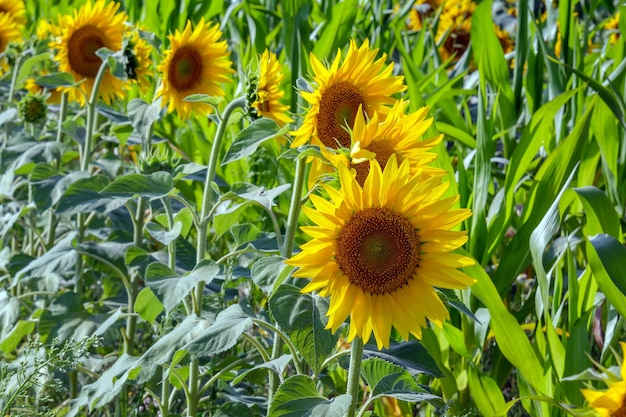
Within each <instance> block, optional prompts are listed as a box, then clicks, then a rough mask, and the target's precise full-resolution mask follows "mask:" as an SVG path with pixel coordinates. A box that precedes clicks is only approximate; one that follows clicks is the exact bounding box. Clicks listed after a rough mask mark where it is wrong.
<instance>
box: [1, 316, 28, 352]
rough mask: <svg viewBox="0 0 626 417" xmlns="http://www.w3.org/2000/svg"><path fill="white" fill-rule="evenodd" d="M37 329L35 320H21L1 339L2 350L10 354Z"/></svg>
mask: <svg viewBox="0 0 626 417" xmlns="http://www.w3.org/2000/svg"><path fill="white" fill-rule="evenodd" d="M33 330H35V322H34V321H32V320H19V321H18V322H17V323H16V324H15V327H13V329H12V330H11V331H10V332H9V333H8V334H7V335H6V336H5V337H3V338H2V339H0V350H1V351H2V352H3V353H4V355H5V356H8V355H9V354H11V352H13V351H14V350H15V348H17V346H18V345H19V344H20V342H21V341H22V339H23V338H24V337H26V336H28V335H29V334H31V333H32V332H33Z"/></svg>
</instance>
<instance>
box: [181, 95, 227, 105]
mask: <svg viewBox="0 0 626 417" xmlns="http://www.w3.org/2000/svg"><path fill="white" fill-rule="evenodd" d="M183 101H188V102H190V103H206V104H212V105H214V106H217V105H218V104H220V103H221V102H222V101H224V97H217V96H209V95H207V94H190V95H188V96H187V97H185V98H184V99H183Z"/></svg>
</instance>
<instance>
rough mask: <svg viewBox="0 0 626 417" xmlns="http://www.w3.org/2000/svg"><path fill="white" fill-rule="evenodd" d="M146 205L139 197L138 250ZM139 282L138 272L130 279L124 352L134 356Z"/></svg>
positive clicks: (135, 241)
mask: <svg viewBox="0 0 626 417" xmlns="http://www.w3.org/2000/svg"><path fill="white" fill-rule="evenodd" d="M145 205H146V201H145V199H144V198H143V197H139V201H137V211H136V213H135V218H134V220H133V229H134V230H133V244H134V245H135V247H137V248H140V247H141V246H142V243H143V227H144V224H143V223H144V212H145ZM139 280H140V277H139V273H138V272H135V273H133V275H132V276H131V277H130V297H128V307H127V309H128V315H127V316H126V337H125V339H124V352H125V353H127V354H128V355H132V354H133V350H134V349H135V328H136V326H137V314H135V299H136V298H137V289H138V287H139Z"/></svg>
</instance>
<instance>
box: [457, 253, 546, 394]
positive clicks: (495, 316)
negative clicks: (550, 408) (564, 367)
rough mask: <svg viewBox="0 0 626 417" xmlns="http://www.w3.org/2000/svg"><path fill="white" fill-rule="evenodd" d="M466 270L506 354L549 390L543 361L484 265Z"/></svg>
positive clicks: (526, 376) (536, 385)
mask: <svg viewBox="0 0 626 417" xmlns="http://www.w3.org/2000/svg"><path fill="white" fill-rule="evenodd" d="M464 271H465V272H466V273H467V274H469V275H470V276H472V277H473V278H475V279H476V283H475V284H474V285H472V286H471V287H470V290H471V291H472V294H473V295H474V296H476V298H478V299H479V300H480V301H481V302H482V303H483V305H485V307H487V308H488V309H489V312H490V313H491V329H492V330H493V333H494V335H495V338H496V342H497V343H498V347H499V348H500V351H501V352H502V354H503V355H504V357H505V358H506V359H507V360H508V361H509V362H511V364H513V366H514V367H516V368H517V369H518V370H519V372H520V373H521V375H522V376H523V378H524V379H525V380H526V381H528V382H529V383H530V384H531V386H532V387H534V388H535V390H537V391H539V392H547V386H546V382H545V379H544V371H543V369H544V368H543V364H542V363H541V362H540V361H539V358H538V357H537V355H536V354H535V351H534V349H533V347H532V346H531V344H530V341H529V340H528V336H526V333H524V330H522V328H521V327H520V325H519V323H518V322H517V320H516V319H515V317H514V316H513V315H512V314H511V313H509V311H508V310H507V309H506V307H505V306H504V303H503V302H502V298H500V294H499V293H498V291H497V290H496V287H495V286H494V284H493V282H492V280H491V278H490V277H489V276H488V275H487V273H486V272H485V270H484V269H483V267H482V266H481V265H474V266H471V267H467V268H464Z"/></svg>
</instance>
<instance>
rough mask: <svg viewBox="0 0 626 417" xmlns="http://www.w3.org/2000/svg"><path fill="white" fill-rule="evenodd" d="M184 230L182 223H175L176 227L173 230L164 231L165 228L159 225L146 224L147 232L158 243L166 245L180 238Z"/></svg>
mask: <svg viewBox="0 0 626 417" xmlns="http://www.w3.org/2000/svg"><path fill="white" fill-rule="evenodd" d="M182 229H183V224H182V223H181V222H174V226H173V227H172V230H164V229H163V226H161V225H160V224H158V223H154V222H148V223H146V230H147V231H148V233H149V234H150V236H152V237H153V238H154V239H156V240H157V241H159V242H161V243H162V244H164V245H168V244H170V243H171V242H173V241H174V240H176V238H178V236H180V232H181V230H182Z"/></svg>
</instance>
